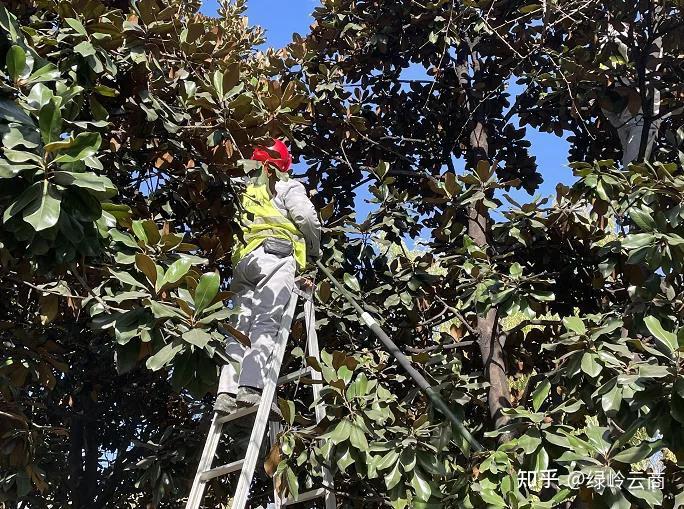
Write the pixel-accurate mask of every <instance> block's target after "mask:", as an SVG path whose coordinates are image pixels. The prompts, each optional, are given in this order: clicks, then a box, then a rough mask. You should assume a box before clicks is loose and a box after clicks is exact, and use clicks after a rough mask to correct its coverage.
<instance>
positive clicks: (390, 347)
mask: <svg viewBox="0 0 684 509" xmlns="http://www.w3.org/2000/svg"><path fill="white" fill-rule="evenodd" d="M316 265H318V268H319V269H321V270H322V271H323V273H324V274H325V275H326V276H327V277H328V279H329V280H330V281H331V282H332V284H333V285H335V288H337V289H338V290H339V292H340V293H341V294H342V295H344V297H345V298H346V299H347V301H349V303H350V304H351V305H352V306H353V307H354V309H355V310H356V312H357V313H358V314H359V316H360V317H361V320H362V321H363V323H364V324H366V326H367V327H368V328H369V329H370V330H371V331H373V334H375V335H376V336H377V337H378V339H380V341H382V343H383V344H384V345H385V348H387V351H388V352H389V353H390V354H391V355H392V357H394V358H395V359H396V360H397V362H399V365H400V366H401V367H402V368H404V371H406V373H408V375H409V376H410V377H411V378H413V380H415V382H416V383H417V384H418V387H420V388H421V390H422V391H423V392H424V393H425V394H426V395H427V397H428V398H430V401H431V402H432V404H433V405H434V406H435V407H437V408H438V409H439V410H440V411H441V412H442V413H443V414H444V415H445V416H446V417H447V419H449V420H450V421H451V422H452V423H453V425H454V426H455V427H456V429H457V430H458V432H459V433H460V434H461V436H462V437H463V438H465V439H466V440H467V441H468V442H469V443H470V445H471V447H472V448H473V449H474V450H475V451H477V452H479V451H482V450H483V447H482V445H481V444H480V443H479V442H478V441H477V440H475V438H474V437H473V436H472V435H471V434H470V432H469V431H468V430H467V429H466V427H465V426H464V425H463V423H462V422H461V420H460V419H459V418H458V417H457V416H456V414H454V412H453V411H452V410H451V409H450V408H449V406H448V405H447V404H446V402H445V401H444V400H443V399H442V397H441V396H440V395H439V391H437V390H436V389H435V388H434V387H432V386H431V385H430V384H429V383H428V381H427V380H426V379H425V377H424V376H423V375H421V374H420V372H419V371H418V370H417V369H416V368H414V367H413V365H412V364H411V361H410V360H409V359H408V358H407V357H406V355H404V353H403V352H402V351H401V350H400V349H399V347H398V346H397V345H396V343H395V342H394V341H392V340H391V339H390V337H389V336H388V335H387V334H385V331H383V330H382V329H381V328H380V326H379V325H378V323H377V322H376V321H375V319H374V318H373V317H372V316H371V315H370V314H369V313H368V312H367V311H366V310H364V309H363V308H362V307H361V306H360V305H359V303H358V302H357V299H355V298H354V296H353V295H352V294H351V293H349V292H348V291H347V289H346V288H345V287H344V286H342V283H340V282H339V281H338V280H337V279H335V277H334V276H333V275H332V273H331V272H330V271H329V270H328V268H327V267H326V266H325V265H323V263H321V261H320V260H316Z"/></svg>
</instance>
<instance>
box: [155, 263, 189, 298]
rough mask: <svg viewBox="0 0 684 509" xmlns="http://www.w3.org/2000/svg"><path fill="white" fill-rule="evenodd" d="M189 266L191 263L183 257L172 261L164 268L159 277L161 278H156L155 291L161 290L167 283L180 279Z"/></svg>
mask: <svg viewBox="0 0 684 509" xmlns="http://www.w3.org/2000/svg"><path fill="white" fill-rule="evenodd" d="M190 267H192V263H191V262H190V261H189V260H187V259H185V258H181V259H179V260H176V261H175V262H173V263H172V264H171V266H170V267H169V268H168V269H167V270H166V274H164V277H163V278H161V280H157V285H156V288H157V291H159V290H161V289H162V288H163V287H164V286H165V285H167V284H173V283H176V282H178V281H180V280H181V279H182V278H183V277H184V276H185V275H186V274H187V273H188V271H189V270H190Z"/></svg>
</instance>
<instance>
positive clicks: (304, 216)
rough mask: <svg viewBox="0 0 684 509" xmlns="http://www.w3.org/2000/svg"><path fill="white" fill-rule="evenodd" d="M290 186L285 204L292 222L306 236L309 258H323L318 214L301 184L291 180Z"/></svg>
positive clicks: (284, 198) (286, 193)
mask: <svg viewBox="0 0 684 509" xmlns="http://www.w3.org/2000/svg"><path fill="white" fill-rule="evenodd" d="M288 184H289V185H288V186H287V192H285V193H284V196H283V204H284V205H285V208H286V209H287V212H288V214H289V215H290V219H292V222H293V223H294V224H295V225H297V228H299V231H300V232H302V234H303V235H304V239H305V242H306V256H307V258H309V259H314V260H315V259H317V258H320V256H321V222H320V221H319V220H318V213H317V212H316V208H315V207H314V205H313V203H311V200H309V197H308V196H307V194H306V188H305V187H304V186H303V185H302V183H301V182H297V181H294V180H291V181H289V182H288Z"/></svg>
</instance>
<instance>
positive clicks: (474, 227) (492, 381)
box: [468, 204, 511, 428]
mask: <svg viewBox="0 0 684 509" xmlns="http://www.w3.org/2000/svg"><path fill="white" fill-rule="evenodd" d="M488 224H489V217H488V215H487V211H486V209H485V207H484V206H483V205H482V204H477V205H474V206H473V207H471V208H470V211H469V214H468V234H469V235H470V237H471V238H472V239H473V240H474V241H475V243H476V244H477V245H478V246H482V247H486V246H487V244H488V243H487V227H488ZM498 322H499V319H498V312H497V310H496V308H492V309H490V310H489V311H488V312H487V314H486V315H485V316H478V317H477V325H476V326H475V330H477V333H478V339H477V344H478V346H479V348H480V355H481V356H482V364H483V365H484V376H485V377H486V379H487V381H488V382H489V397H488V405H489V414H490V415H491V417H492V418H493V419H494V423H495V425H496V427H497V428H500V427H501V426H503V425H505V424H506V423H507V422H508V421H509V419H508V417H507V416H505V415H503V414H502V413H501V410H503V409H504V408H510V406H511V391H510V388H509V386H508V379H507V377H506V364H505V358H504V351H503V342H504V341H505V335H503V334H501V335H500V334H499V333H498V328H499V327H498Z"/></svg>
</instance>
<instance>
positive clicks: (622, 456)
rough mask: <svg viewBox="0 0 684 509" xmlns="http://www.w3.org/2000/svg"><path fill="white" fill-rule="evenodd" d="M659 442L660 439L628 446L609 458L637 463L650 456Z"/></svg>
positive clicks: (658, 445) (621, 461) (627, 462)
mask: <svg viewBox="0 0 684 509" xmlns="http://www.w3.org/2000/svg"><path fill="white" fill-rule="evenodd" d="M661 443H662V442H660V440H657V441H655V442H653V443H642V444H639V445H638V446H636V447H630V448H629V449H625V450H624V451H621V452H619V453H617V454H616V455H615V456H613V457H612V458H611V460H614V461H619V462H620V463H626V464H628V465H629V464H632V463H637V462H639V461H641V460H643V459H646V458H648V457H649V456H651V455H652V454H653V453H654V452H655V451H656V450H657V449H658V448H659V447H660V444H661Z"/></svg>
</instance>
